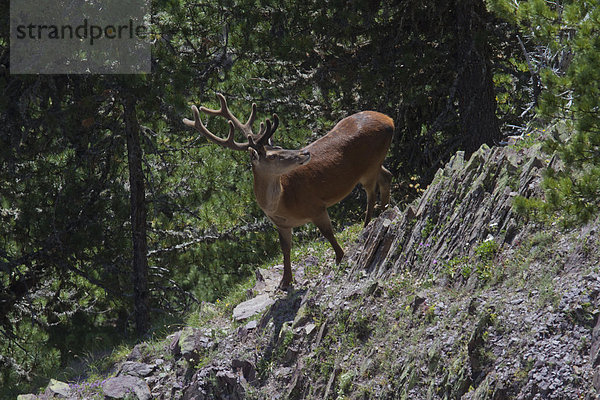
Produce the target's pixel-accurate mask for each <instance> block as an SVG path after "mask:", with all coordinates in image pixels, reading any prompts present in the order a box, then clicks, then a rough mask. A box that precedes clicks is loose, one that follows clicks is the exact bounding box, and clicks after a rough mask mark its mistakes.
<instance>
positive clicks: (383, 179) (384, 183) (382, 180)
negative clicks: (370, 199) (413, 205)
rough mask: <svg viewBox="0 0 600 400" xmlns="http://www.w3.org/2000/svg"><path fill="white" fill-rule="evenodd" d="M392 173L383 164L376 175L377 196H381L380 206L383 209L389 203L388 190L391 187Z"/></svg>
mask: <svg viewBox="0 0 600 400" xmlns="http://www.w3.org/2000/svg"><path fill="white" fill-rule="evenodd" d="M392 177H393V175H392V173H391V172H390V171H388V170H387V169H386V168H385V167H384V166H383V165H382V166H381V170H380V171H379V176H378V177H377V187H378V188H379V197H380V198H381V208H382V209H385V208H386V206H387V205H388V204H390V191H391V187H392Z"/></svg>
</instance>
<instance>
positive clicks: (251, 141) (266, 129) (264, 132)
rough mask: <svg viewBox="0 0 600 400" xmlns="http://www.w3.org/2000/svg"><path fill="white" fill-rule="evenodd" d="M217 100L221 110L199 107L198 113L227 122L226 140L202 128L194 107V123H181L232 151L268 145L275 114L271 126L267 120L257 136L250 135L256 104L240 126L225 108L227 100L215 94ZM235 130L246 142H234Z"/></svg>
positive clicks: (272, 131) (277, 123) (274, 127)
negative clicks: (217, 117) (244, 137)
mask: <svg viewBox="0 0 600 400" xmlns="http://www.w3.org/2000/svg"><path fill="white" fill-rule="evenodd" d="M217 99H218V100H219V103H221V108H219V109H218V110H212V109H209V108H206V107H200V111H202V112H203V113H205V114H208V115H212V116H221V117H224V118H225V119H226V120H227V122H228V123H229V134H228V136H227V139H222V138H220V137H218V136H216V135H215V134H213V133H212V132H211V131H209V130H208V129H207V128H206V126H204V124H203V123H202V120H201V119H200V112H199V111H198V108H197V107H196V106H192V112H193V113H194V121H191V120H189V119H187V118H185V119H184V120H183V123H184V124H186V125H187V126H191V127H193V128H195V129H196V130H198V131H199V132H200V133H202V134H203V135H204V136H206V137H207V138H208V139H209V140H211V141H213V142H214V143H216V144H218V145H221V146H224V147H227V148H229V149H232V150H247V149H248V148H249V147H253V148H255V149H257V150H258V149H259V148H261V147H263V146H265V145H266V144H268V143H269V139H270V138H271V136H273V133H274V132H275V129H277V126H278V125H279V118H278V117H277V114H273V125H271V120H269V119H267V120H266V121H265V122H264V123H263V122H261V123H260V131H259V133H258V135H255V134H254V133H252V124H253V123H254V120H255V119H256V103H252V111H251V112H250V117H248V120H247V121H246V123H245V124H242V123H241V122H240V121H239V120H238V119H237V118H236V117H235V115H233V113H232V112H231V111H230V110H229V107H228V106H227V100H225V96H223V95H222V94H221V93H217ZM236 129H239V130H240V131H241V132H242V133H243V134H244V136H246V138H248V141H247V142H245V143H238V142H236V141H235V140H234V132H235V130H236Z"/></svg>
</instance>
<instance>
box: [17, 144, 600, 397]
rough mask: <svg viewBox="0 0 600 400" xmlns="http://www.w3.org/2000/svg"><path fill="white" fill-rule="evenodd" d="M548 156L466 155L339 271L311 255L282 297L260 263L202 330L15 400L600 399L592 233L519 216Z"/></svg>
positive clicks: (391, 214)
mask: <svg viewBox="0 0 600 400" xmlns="http://www.w3.org/2000/svg"><path fill="white" fill-rule="evenodd" d="M540 154H541V153H540V151H539V147H537V146H533V147H531V148H522V149H519V148H516V147H505V148H492V149H490V148H487V147H485V146H484V147H482V148H481V149H480V150H479V151H478V152H477V153H475V154H474V155H473V156H472V157H471V158H470V160H468V161H465V160H464V159H463V155H462V154H461V153H458V154H457V155H456V156H455V157H454V158H453V159H452V160H451V161H450V162H449V163H448V165H447V166H446V167H445V168H444V169H442V170H440V171H438V173H437V175H436V177H435V179H434V181H433V183H432V184H431V185H430V186H429V188H428V189H427V190H426V191H425V192H424V194H423V195H422V197H421V198H420V199H418V200H417V201H416V202H415V203H413V204H412V205H411V206H409V207H407V208H406V210H404V211H400V210H398V209H397V208H392V209H388V210H387V211H385V212H384V213H383V214H382V215H381V216H380V217H379V218H378V219H377V220H375V221H373V222H372V223H371V224H370V225H369V226H368V227H367V228H366V229H365V230H364V231H363V232H362V233H361V235H360V238H359V239H358V240H357V242H356V244H355V245H354V247H353V248H352V249H350V250H349V251H348V254H347V257H346V261H345V262H344V263H343V264H342V266H341V267H335V266H332V265H331V263H327V262H326V263H324V262H323V261H322V260H320V258H319V257H318V256H315V255H312V256H311V255H307V256H306V257H305V258H304V259H303V260H302V261H300V262H298V263H297V265H295V270H296V281H297V285H296V288H295V290H293V291H291V292H289V293H281V292H277V291H276V290H275V289H274V287H275V284H276V283H277V280H278V279H279V274H280V271H278V270H277V268H275V269H273V270H271V271H262V270H261V271H259V272H258V273H257V283H256V285H255V287H254V289H253V290H251V291H249V292H248V293H247V299H248V300H247V301H245V302H243V303H241V304H239V305H238V306H237V307H236V308H235V309H234V310H233V315H232V316H231V317H229V316H228V317H227V318H222V317H220V316H219V315H218V313H216V312H215V311H214V307H213V306H212V305H210V304H205V305H204V306H203V309H202V311H201V314H202V315H203V316H204V317H205V318H204V319H203V320H204V321H207V322H206V323H205V324H204V325H199V326H198V327H187V328H185V329H183V330H181V331H179V332H176V333H175V334H173V335H171V336H170V337H168V338H167V339H166V340H164V341H160V342H152V343H142V344H139V345H138V346H136V347H135V348H134V349H133V351H132V352H131V354H130V355H129V357H128V359H127V361H123V362H121V363H119V364H117V365H115V366H114V368H113V370H112V372H111V374H110V375H109V376H107V377H106V379H103V380H101V381H96V382H89V381H88V382H86V383H83V384H77V385H76V384H62V383H61V382H56V381H53V382H51V384H50V385H49V386H48V388H47V389H46V391H45V393H44V394H41V395H38V396H34V395H27V396H29V397H25V396H23V397H22V399H34V398H49V397H52V396H56V397H66V398H104V397H106V398H139V399H150V398H155V399H196V400H201V399H264V398H273V399H369V398H383V399H513V398H514V399H597V398H599V393H600V323H598V316H599V311H598V309H599V303H600V297H599V294H600V263H599V258H600V257H599V250H600V244H599V239H598V233H597V232H598V225H599V224H598V221H596V222H594V223H591V224H589V225H587V226H584V227H579V228H577V229H574V230H571V231H563V230H560V229H559V228H558V227H557V226H556V224H553V223H552V222H549V223H545V224H541V223H538V222H535V221H529V220H526V219H525V218H524V217H520V216H517V215H516V214H515V213H514V211H513V209H512V202H513V199H514V197H515V196H517V195H522V196H526V197H528V196H532V195H540V194H541V192H540V186H539V185H540V180H541V171H542V169H543V167H545V166H546V165H547V164H548V163H553V162H555V161H554V160H546V159H545V158H544V157H543V156H541V155H540ZM328 256H329V258H331V254H328ZM315 271H316V272H315ZM200 319H201V320H202V318H200Z"/></svg>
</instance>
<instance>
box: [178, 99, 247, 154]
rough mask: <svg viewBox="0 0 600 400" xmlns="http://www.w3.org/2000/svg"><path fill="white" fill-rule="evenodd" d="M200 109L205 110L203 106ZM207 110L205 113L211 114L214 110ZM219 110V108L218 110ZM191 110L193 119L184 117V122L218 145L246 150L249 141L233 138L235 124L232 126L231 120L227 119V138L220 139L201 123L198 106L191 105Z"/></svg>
mask: <svg viewBox="0 0 600 400" xmlns="http://www.w3.org/2000/svg"><path fill="white" fill-rule="evenodd" d="M200 109H201V110H202V111H203V112H205V110H206V109H205V108H204V107H201V108H200ZM208 111H209V113H207V114H210V115H214V114H211V112H215V110H208ZM219 111H221V110H219ZM192 112H193V113H194V120H193V121H191V120H189V119H187V118H184V120H183V123H184V124H186V125H187V126H191V127H193V128H195V129H196V130H198V131H199V132H200V133H202V134H203V135H204V136H206V138H207V139H209V140H211V141H212V142H214V143H216V144H218V145H220V146H223V147H227V148H229V149H232V150H248V147H249V146H250V143H249V142H246V143H238V142H236V141H235V140H234V133H235V126H234V122H233V121H231V120H229V121H228V122H229V134H228V135H227V139H222V138H220V137H218V136H216V135H215V134H213V133H212V132H211V131H209V130H208V129H207V128H206V126H204V124H203V123H202V119H201V118H200V112H199V111H198V108H197V107H196V106H192ZM238 122H239V121H238Z"/></svg>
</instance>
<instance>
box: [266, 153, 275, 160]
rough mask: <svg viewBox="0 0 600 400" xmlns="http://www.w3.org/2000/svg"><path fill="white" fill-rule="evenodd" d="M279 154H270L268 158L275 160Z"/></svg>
mask: <svg viewBox="0 0 600 400" xmlns="http://www.w3.org/2000/svg"><path fill="white" fill-rule="evenodd" d="M276 157H277V156H276V155H275V154H269V155H268V156H267V160H274V159H275V158H276Z"/></svg>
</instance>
